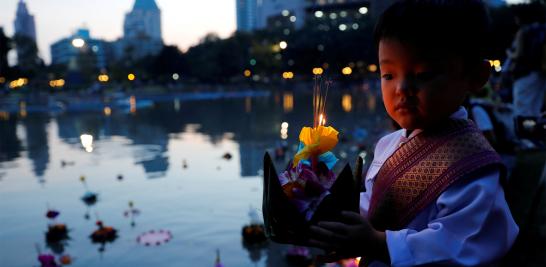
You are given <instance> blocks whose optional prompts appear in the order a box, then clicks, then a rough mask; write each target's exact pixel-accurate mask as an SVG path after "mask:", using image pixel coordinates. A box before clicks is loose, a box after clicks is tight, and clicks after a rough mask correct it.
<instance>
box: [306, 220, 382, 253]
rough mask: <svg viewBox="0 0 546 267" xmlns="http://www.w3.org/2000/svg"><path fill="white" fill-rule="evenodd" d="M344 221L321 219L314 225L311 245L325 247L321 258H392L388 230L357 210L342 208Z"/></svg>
mask: <svg viewBox="0 0 546 267" xmlns="http://www.w3.org/2000/svg"><path fill="white" fill-rule="evenodd" d="M341 216H342V218H343V222H319V223H318V226H311V232H310V240H309V245H310V246H313V247H318V248H322V249H324V250H325V251H326V252H327V254H326V255H323V256H321V257H320V259H321V260H322V261H325V262H333V261H337V260H340V259H344V258H353V257H362V256H364V257H373V258H374V259H377V260H381V261H383V262H386V263H388V262H389V253H388V249H387V243H386V239H385V233H384V232H379V231H376V230H375V229H374V228H373V227H372V226H371V224H370V223H369V222H368V220H366V219H365V218H364V217H362V216H361V215H360V214H358V213H356V212H350V211H343V212H342V213H341Z"/></svg>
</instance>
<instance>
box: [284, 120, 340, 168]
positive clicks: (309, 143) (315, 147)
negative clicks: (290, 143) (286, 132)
mask: <svg viewBox="0 0 546 267" xmlns="http://www.w3.org/2000/svg"><path fill="white" fill-rule="evenodd" d="M338 133H339V132H338V131H337V130H336V129H334V128H333V127H331V126H328V127H325V126H318V127H316V128H311V127H303V129H301V132H300V141H301V142H302V143H303V144H304V145H305V147H304V148H303V149H302V150H301V151H300V152H298V154H296V155H295V156H294V163H293V164H294V166H296V165H298V163H299V162H300V161H301V160H302V159H308V158H310V157H318V156H319V155H321V154H323V153H326V152H328V151H330V150H332V149H333V148H334V147H335V146H336V145H337V142H338V139H337V135H338Z"/></svg>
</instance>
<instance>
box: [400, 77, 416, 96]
mask: <svg viewBox="0 0 546 267" xmlns="http://www.w3.org/2000/svg"><path fill="white" fill-rule="evenodd" d="M415 90H416V85H415V79H413V78H412V77H405V78H403V79H402V80H401V81H400V83H399V84H398V88H397V90H396V91H397V92H398V93H399V94H404V95H411V94H413V93H415Z"/></svg>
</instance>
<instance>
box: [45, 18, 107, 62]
mask: <svg viewBox="0 0 546 267" xmlns="http://www.w3.org/2000/svg"><path fill="white" fill-rule="evenodd" d="M82 54H89V55H92V56H91V58H92V63H93V65H94V66H93V67H96V68H98V69H105V68H106V67H107V66H108V59H109V58H111V56H112V44H111V43H109V42H106V41H104V40H100V39H94V38H91V35H90V33H89V29H86V28H82V29H78V30H77V31H76V33H74V34H73V35H71V36H69V37H67V38H63V39H61V40H59V41H57V42H55V43H53V44H52V45H51V64H52V65H57V64H62V65H68V64H69V63H71V61H73V60H74V59H76V58H77V57H78V56H79V55H82Z"/></svg>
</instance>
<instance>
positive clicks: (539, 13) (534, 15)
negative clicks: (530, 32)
mask: <svg viewBox="0 0 546 267" xmlns="http://www.w3.org/2000/svg"><path fill="white" fill-rule="evenodd" d="M512 11H513V12H514V16H515V17H517V18H518V19H519V20H520V21H519V22H520V24H522V25H527V24H532V23H535V22H538V23H544V22H546V14H545V13H546V10H545V9H544V5H543V4H542V3H540V2H532V3H530V4H519V5H513V6H512Z"/></svg>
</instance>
